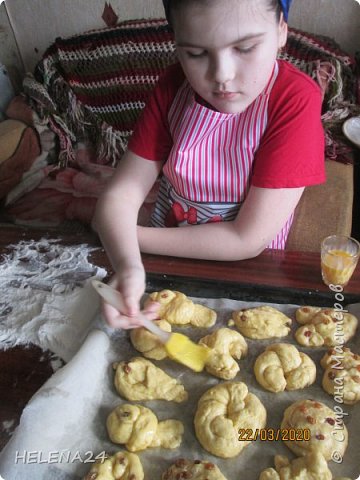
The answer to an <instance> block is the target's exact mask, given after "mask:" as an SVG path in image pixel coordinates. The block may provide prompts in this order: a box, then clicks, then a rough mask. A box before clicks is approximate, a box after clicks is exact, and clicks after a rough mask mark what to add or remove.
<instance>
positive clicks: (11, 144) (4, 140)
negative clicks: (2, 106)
mask: <svg viewBox="0 0 360 480" xmlns="http://www.w3.org/2000/svg"><path fill="white" fill-rule="evenodd" d="M25 129H26V125H25V123H22V122H18V121H17V120H5V121H4V122H1V123H0V164H1V163H3V162H4V161H5V160H7V159H8V158H9V157H11V156H12V155H13V154H14V153H15V150H16V149H17V146H18V144H19V142H20V139H21V136H22V134H23V132H24V130H25Z"/></svg>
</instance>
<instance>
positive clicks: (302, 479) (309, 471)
mask: <svg viewBox="0 0 360 480" xmlns="http://www.w3.org/2000/svg"><path fill="white" fill-rule="evenodd" d="M274 463H275V469H274V468H267V469H266V470H264V471H262V472H261V474H260V477H259V480H332V478H333V476H332V473H331V471H330V469H329V467H328V464H327V461H326V460H325V458H324V457H323V455H322V454H321V453H319V452H309V453H307V454H306V455H304V456H303V457H299V458H296V459H294V460H292V461H291V462H290V461H289V460H288V458H287V457H285V456H284V455H275V461H274ZM335 480H336V479H335ZM338 480H340V479H338ZM343 480H345V479H343ZM348 480H350V479H348Z"/></svg>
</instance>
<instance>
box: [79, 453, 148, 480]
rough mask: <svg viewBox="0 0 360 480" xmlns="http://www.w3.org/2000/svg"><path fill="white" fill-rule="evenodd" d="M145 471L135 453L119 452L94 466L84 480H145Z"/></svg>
mask: <svg viewBox="0 0 360 480" xmlns="http://www.w3.org/2000/svg"><path fill="white" fill-rule="evenodd" d="M143 479H144V471H143V468H142V465H141V462H140V459H139V457H138V456H137V455H135V453H129V452H117V453H116V454H115V455H113V456H111V457H107V458H106V459H105V460H104V461H98V462H96V463H94V464H93V466H92V467H91V469H90V471H89V473H88V474H87V475H85V477H84V479H83V480H143Z"/></svg>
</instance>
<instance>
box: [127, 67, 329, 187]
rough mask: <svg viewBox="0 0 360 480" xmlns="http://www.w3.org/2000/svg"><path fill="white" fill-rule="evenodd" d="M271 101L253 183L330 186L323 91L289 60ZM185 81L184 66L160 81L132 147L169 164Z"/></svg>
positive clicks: (267, 185) (287, 185)
mask: <svg viewBox="0 0 360 480" xmlns="http://www.w3.org/2000/svg"><path fill="white" fill-rule="evenodd" d="M278 64H279V73H278V76H277V78H276V81H275V83H274V85H273V87H272V90H271V93H270V97H269V102H268V122H267V127H266V130H265V132H264V134H263V137H262V138H261V141H260V145H259V148H258V149H257V151H256V152H255V156H254V162H253V170H252V176H251V184H252V185H254V186H256V187H262V188H294V187H302V186H307V185H314V184H318V183H322V182H324V181H325V166H324V132H323V127H322V123H321V104H322V97H321V91H320V88H319V87H318V86H317V84H316V83H315V82H314V81H313V80H312V79H311V78H310V77H309V76H308V75H306V74H304V73H302V72H300V70H298V69H297V68H295V67H294V66H292V65H290V64H289V63H287V62H285V61H281V60H280V61H278ZM184 80H185V76H184V73H183V71H182V68H181V66H180V64H176V65H173V66H171V67H169V68H168V69H167V70H166V71H165V73H164V74H163V75H162V77H161V78H160V79H159V82H158V84H157V86H156V87H155V89H154V92H153V94H152V96H151V97H150V99H149V101H148V103H147V105H146V107H145V109H144V111H143V112H142V114H141V116H140V118H139V121H138V123H137V125H136V128H135V131H134V133H133V136H132V138H131V139H130V141H129V146H128V148H129V149H130V150H131V151H132V152H134V153H135V154H137V155H139V156H141V157H143V158H145V159H148V160H154V161H165V160H166V159H167V157H168V155H169V153H170V150H171V148H172V145H173V141H172V137H171V134H170V129H169V122H168V112H169V109H170V107H171V105H172V103H173V100H174V98H175V96H176V93H177V91H178V89H179V88H180V86H181V85H182V84H183V82H184Z"/></svg>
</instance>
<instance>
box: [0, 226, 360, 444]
mask: <svg viewBox="0 0 360 480" xmlns="http://www.w3.org/2000/svg"><path fill="white" fill-rule="evenodd" d="M43 236H45V237H48V238H59V236H60V235H59V232H57V231H56V230H48V231H44V230H31V229H24V228H19V227H12V226H8V227H7V226H6V227H4V226H2V227H0V255H1V254H4V253H6V252H9V251H10V250H11V247H9V246H10V245H11V244H14V243H17V242H18V241H19V240H30V239H35V240H37V239H40V238H41V237H43ZM61 241H62V243H64V244H65V245H70V244H80V243H88V244H90V245H95V246H98V247H99V249H98V250H96V251H95V252H94V253H93V254H92V256H91V261H92V263H94V264H96V265H98V266H101V267H104V268H106V269H107V270H108V272H109V275H110V274H111V267H110V264H109V262H108V259H107V257H106V255H105V252H104V250H103V249H102V248H101V246H100V244H99V241H98V239H97V238H96V237H95V236H94V235H93V234H91V233H88V234H84V233H81V234H72V235H68V234H66V235H61ZM143 261H144V265H145V269H146V271H147V274H148V288H149V289H150V290H153V289H155V288H161V287H164V286H168V287H170V288H174V287H178V288H182V290H183V291H185V293H186V291H187V290H189V293H190V292H191V293H192V294H193V295H195V296H196V293H198V294H199V295H204V292H211V295H213V296H217V297H221V296H224V295H225V296H227V297H228V298H237V299H244V300H249V301H250V300H256V299H262V301H268V302H278V303H289V302H290V301H291V302H292V303H298V304H309V303H312V304H318V305H327V306H332V305H333V304H334V302H335V301H336V300H335V294H334V293H333V292H331V291H330V290H329V288H328V287H326V286H325V285H324V284H323V283H322V281H321V275H320V256H319V254H318V253H305V252H287V251H270V250H269V251H265V252H264V253H262V254H261V255H259V256H258V257H257V258H254V259H251V260H243V261H240V262H208V261H200V260H199V261H195V260H188V259H177V258H172V257H160V256H155V255H144V256H143ZM344 294H345V302H346V303H352V302H356V301H357V302H360V267H358V268H357V269H356V271H355V273H354V275H353V278H352V280H351V281H350V283H349V285H348V286H347V287H346V288H345V291H344ZM50 359H51V352H43V351H41V349H39V348H37V347H31V348H22V347H17V348H12V349H10V350H7V351H3V350H0V362H1V363H0V364H1V369H0V392H1V402H0V420H1V426H2V429H1V430H2V431H1V433H0V449H2V448H3V447H4V445H5V444H6V443H7V441H8V440H9V438H10V436H11V433H12V431H13V429H14V428H15V426H16V425H17V424H18V423H19V419H20V415H21V412H22V410H23V408H24V407H25V405H26V403H27V402H28V401H29V399H30V398H31V396H32V395H33V394H34V393H35V392H36V391H37V390H38V389H39V388H40V386H41V385H42V384H43V383H44V382H45V381H46V380H47V379H48V378H49V377H50V376H51V374H52V368H51V364H50ZM4 422H5V423H4Z"/></svg>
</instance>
